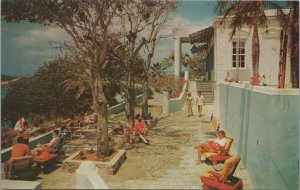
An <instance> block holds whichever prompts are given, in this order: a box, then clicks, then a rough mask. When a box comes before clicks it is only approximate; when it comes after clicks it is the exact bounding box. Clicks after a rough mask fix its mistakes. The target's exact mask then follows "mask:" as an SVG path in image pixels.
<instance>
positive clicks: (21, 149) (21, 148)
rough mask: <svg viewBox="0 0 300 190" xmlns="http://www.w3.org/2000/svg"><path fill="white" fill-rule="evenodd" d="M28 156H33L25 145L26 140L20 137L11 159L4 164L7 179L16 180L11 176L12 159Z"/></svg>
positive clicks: (12, 151)
mask: <svg viewBox="0 0 300 190" xmlns="http://www.w3.org/2000/svg"><path fill="white" fill-rule="evenodd" d="M26 155H31V153H30V150H29V146H28V145H27V144H25V142H24V138H23V137H22V136H19V137H18V139H17V143H16V144H15V145H14V146H13V148H12V150H11V156H10V159H9V160H8V161H6V162H5V164H4V167H5V174H6V179H11V178H14V176H12V175H11V171H12V167H13V164H12V159H14V158H18V157H22V156H26Z"/></svg>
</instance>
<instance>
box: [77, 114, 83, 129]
mask: <svg viewBox="0 0 300 190" xmlns="http://www.w3.org/2000/svg"><path fill="white" fill-rule="evenodd" d="M77 123H78V124H79V127H83V126H84V117H83V116H82V115H81V114H79V115H78V117H77Z"/></svg>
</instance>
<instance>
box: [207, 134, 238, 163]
mask: <svg viewBox="0 0 300 190" xmlns="http://www.w3.org/2000/svg"><path fill="white" fill-rule="evenodd" d="M225 139H226V144H225V148H224V151H222V152H220V153H215V152H204V153H203V154H202V155H203V156H205V158H206V159H208V160H210V161H211V162H212V165H213V166H214V165H216V164H217V162H224V161H225V160H226V159H228V158H230V157H231V156H230V155H229V150H230V148H231V145H232V143H233V139H232V138H229V137H225Z"/></svg>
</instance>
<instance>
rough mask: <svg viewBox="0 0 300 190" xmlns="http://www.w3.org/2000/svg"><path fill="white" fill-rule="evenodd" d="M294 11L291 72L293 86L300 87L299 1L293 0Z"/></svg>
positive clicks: (291, 27)
mask: <svg viewBox="0 0 300 190" xmlns="http://www.w3.org/2000/svg"><path fill="white" fill-rule="evenodd" d="M289 3H291V4H292V9H293V11H292V12H291V23H290V30H289V31H290V35H289V36H290V37H291V41H290V46H289V48H290V50H291V73H292V87H293V88H299V2H298V1H292V2H289Z"/></svg>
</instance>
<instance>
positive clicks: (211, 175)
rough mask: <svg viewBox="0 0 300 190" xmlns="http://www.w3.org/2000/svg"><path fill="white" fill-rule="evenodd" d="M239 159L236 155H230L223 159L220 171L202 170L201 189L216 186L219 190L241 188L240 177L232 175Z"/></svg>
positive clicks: (206, 189)
mask: <svg viewBox="0 0 300 190" xmlns="http://www.w3.org/2000/svg"><path fill="white" fill-rule="evenodd" d="M239 161H240V158H239V157H238V156H232V157H230V158H229V159H227V160H226V161H225V163H224V166H223V167H222V169H221V171H218V172H216V171H212V170H209V171H204V172H203V173H202V174H201V175H200V180H201V182H202V183H203V189H204V190H208V189H210V188H216V189H219V190H235V189H237V188H242V187H243V181H242V179H240V178H237V177H234V176H233V174H234V172H235V170H236V168H237V166H238V163H239Z"/></svg>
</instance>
